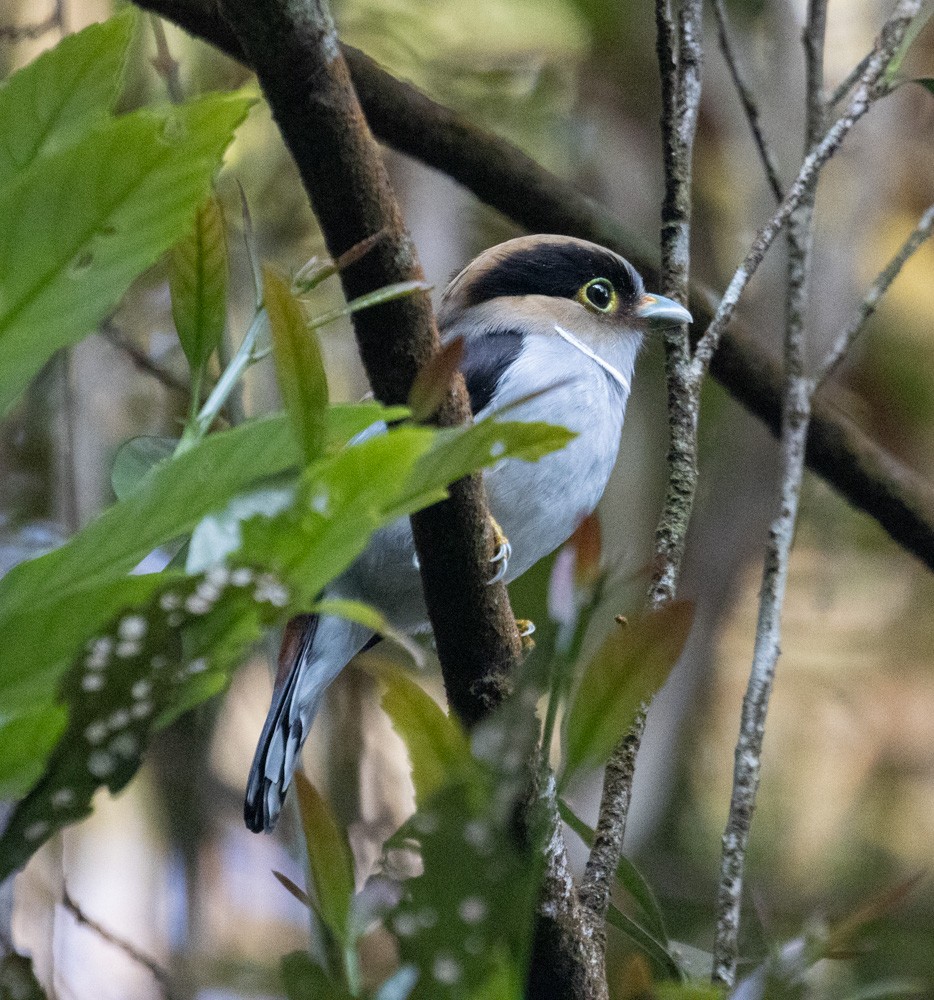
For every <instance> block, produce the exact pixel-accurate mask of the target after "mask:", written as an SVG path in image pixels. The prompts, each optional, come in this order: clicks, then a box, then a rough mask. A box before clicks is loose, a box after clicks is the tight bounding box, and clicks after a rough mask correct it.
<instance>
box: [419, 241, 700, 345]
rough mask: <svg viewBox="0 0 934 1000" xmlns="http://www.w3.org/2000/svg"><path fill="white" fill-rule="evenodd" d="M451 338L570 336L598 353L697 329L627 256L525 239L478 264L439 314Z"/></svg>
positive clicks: (456, 284) (455, 284)
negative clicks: (650, 335) (668, 331)
mask: <svg viewBox="0 0 934 1000" xmlns="http://www.w3.org/2000/svg"><path fill="white" fill-rule="evenodd" d="M438 319H439V323H440V326H441V329H442V330H443V331H444V333H445V334H446V335H449V336H453V335H458V334H459V335H463V336H465V337H470V336H472V335H477V334H484V333H495V332H498V331H501V330H514V331H521V332H523V333H538V334H545V335H554V332H555V327H556V326H558V327H560V328H561V329H563V330H566V331H568V332H570V333H571V334H572V335H573V336H575V337H577V338H578V339H579V340H581V341H583V342H584V343H585V344H587V345H588V346H589V347H590V348H591V349H593V350H595V351H601V350H602V349H605V348H606V347H607V346H608V345H609V344H611V343H612V342H613V341H615V340H618V339H619V338H620V337H621V336H627V335H628V336H630V337H635V338H637V339H641V336H642V334H643V333H644V332H646V331H647V330H652V329H664V328H665V327H671V326H677V325H679V324H681V323H690V322H691V314H690V313H689V312H688V311H687V310H686V309H685V308H684V307H683V306H681V305H679V304H678V303H677V302H675V301H674V300H672V299H668V298H665V297H664V296H661V295H655V294H652V293H648V292H646V290H645V286H644V285H643V282H642V278H641V277H640V276H639V273H638V272H637V271H636V269H635V268H634V267H633V266H632V264H630V263H629V261H627V260H626V259H625V258H623V257H620V256H619V254H616V253H613V251H612V250H607V249H606V248H605V247H601V246H598V245H597V244H596V243H589V242H587V241H586V240H580V239H575V238H574V237H571V236H542V235H539V236H522V237H519V238H518V239H514V240H509V241H507V242H506V243H500V244H499V245H498V246H495V247H491V248H490V249H489V250H486V251H484V252H483V253H482V254H480V256H479V257H477V258H476V259H475V260H473V261H471V263H470V264H468V265H467V267H465V268H464V270H463V271H461V272H460V274H458V275H457V277H456V278H454V280H453V281H452V282H451V284H450V285H449V286H448V288H447V290H446V291H445V293H444V296H443V297H442V300H441V308H440V310H439V313H438Z"/></svg>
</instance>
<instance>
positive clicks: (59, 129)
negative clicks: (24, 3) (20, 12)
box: [0, 12, 135, 188]
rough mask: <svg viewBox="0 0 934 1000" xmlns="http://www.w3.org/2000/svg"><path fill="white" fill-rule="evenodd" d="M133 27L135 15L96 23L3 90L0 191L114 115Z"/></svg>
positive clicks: (0, 93)
mask: <svg viewBox="0 0 934 1000" xmlns="http://www.w3.org/2000/svg"><path fill="white" fill-rule="evenodd" d="M134 24H135V18H134V16H133V14H132V12H124V13H123V14H120V15H118V16H117V17H112V18H111V19H110V20H109V21H105V22H104V23H103V24H92V25H90V26H89V27H87V28H85V29H84V30H83V31H79V32H77V33H76V34H74V35H69V36H68V37H67V38H65V39H63V40H62V41H61V42H59V44H58V45H56V46H55V48H53V49H49V50H48V51H47V52H44V53H42V55H40V56H39V57H38V58H36V59H34V60H33V61H32V62H31V63H30V64H29V65H28V66H25V67H24V68H23V69H21V70H19V71H18V72H16V73H14V74H13V75H12V76H11V77H10V78H9V79H8V80H7V81H6V82H5V83H4V84H3V85H2V86H0V135H2V136H3V142H2V143H0V188H2V187H4V186H5V185H6V184H8V183H9V182H10V181H11V179H12V178H13V177H14V175H15V174H18V173H22V172H23V171H25V170H26V169H28V167H29V166H30V165H31V164H32V163H33V162H35V160H36V159H38V158H39V157H40V156H42V155H43V154H45V153H49V152H52V151H53V150H55V149H59V148H61V147H62V146H65V145H67V144H68V143H69V142H73V141H74V140H76V139H78V138H79V137H80V136H81V135H82V134H83V133H84V132H86V131H87V130H88V129H89V128H91V127H92V126H93V125H95V124H98V123H100V122H103V121H104V120H105V119H107V118H108V117H109V116H110V109H111V107H112V106H113V103H114V101H115V100H116V97H117V93H118V91H119V88H120V80H121V77H122V75H123V65H124V62H125V60H126V52H127V47H128V45H129V42H130V36H131V34H132V32H133V26H134Z"/></svg>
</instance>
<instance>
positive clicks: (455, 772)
mask: <svg viewBox="0 0 934 1000" xmlns="http://www.w3.org/2000/svg"><path fill="white" fill-rule="evenodd" d="M367 669H368V670H369V671H370V672H371V673H373V674H374V675H375V676H376V677H377V678H378V679H379V681H380V683H381V684H382V685H383V699H382V705H383V711H384V712H385V713H386V714H387V715H388V716H389V718H390V719H391V720H392V726H393V729H395V731H396V732H397V733H398V734H399V736H400V737H402V742H403V743H405V746H406V749H407V750H408V752H409V762H410V763H411V765H412V784H413V785H414V786H415V800H416V802H417V803H418V804H419V806H423V805H425V803H427V801H428V800H429V798H430V797H431V796H432V795H433V794H434V793H435V792H436V791H437V790H438V789H439V788H441V787H442V785H445V784H450V783H452V782H454V781H456V780H457V779H458V777H461V778H463V777H467V776H469V775H470V774H472V773H473V772H474V762H473V759H472V758H471V756H470V746H469V744H468V742H467V737H466V736H465V734H464V731H463V729H462V728H461V726H460V723H458V721H457V720H456V719H454V718H452V717H450V716H448V715H445V713H444V711H443V710H442V709H441V708H440V707H439V705H438V703H437V702H436V701H435V700H434V698H432V697H431V696H430V695H429V694H427V693H426V692H425V691H424V690H423V689H422V687H421V686H420V685H419V684H417V683H416V682H415V681H414V680H413V679H412V678H411V677H410V676H409V675H408V674H407V673H405V671H403V670H401V669H400V668H399V667H397V666H395V664H391V663H389V662H388V661H386V660H376V658H375V657H374V658H370V659H369V660H368V662H367Z"/></svg>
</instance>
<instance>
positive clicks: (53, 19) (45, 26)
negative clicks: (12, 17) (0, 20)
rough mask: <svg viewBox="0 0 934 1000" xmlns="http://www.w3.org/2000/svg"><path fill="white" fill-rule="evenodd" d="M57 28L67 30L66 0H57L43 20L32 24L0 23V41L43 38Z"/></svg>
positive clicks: (62, 31)
mask: <svg viewBox="0 0 934 1000" xmlns="http://www.w3.org/2000/svg"><path fill="white" fill-rule="evenodd" d="M56 29H58V31H60V32H61V33H62V34H64V32H65V0H55V3H54V5H53V7H52V12H51V13H50V14H49V16H48V17H46V18H44V19H43V20H41V21H35V22H33V23H32V24H3V25H0V41H8V42H14V43H15V42H21V41H25V40H26V39H30V40H31V39H36V38H41V37H42V36H43V35H47V34H48V33H49V32H50V31H55V30H56Z"/></svg>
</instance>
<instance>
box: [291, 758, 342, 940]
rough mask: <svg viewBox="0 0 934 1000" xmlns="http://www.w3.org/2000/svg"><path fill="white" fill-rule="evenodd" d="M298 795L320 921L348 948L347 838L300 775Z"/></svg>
mask: <svg viewBox="0 0 934 1000" xmlns="http://www.w3.org/2000/svg"><path fill="white" fill-rule="evenodd" d="M295 791H296V792H297V794H298V808H299V812H300V813H301V817H302V830H303V831H304V834H305V849H306V850H307V852H308V868H309V872H310V875H311V880H312V882H313V884H314V888H315V896H316V898H317V900H318V909H319V912H320V914H321V919H322V920H323V921H324V922H325V924H326V925H327V926H328V928H329V929H330V931H331V932H332V933H333V934H334V936H335V937H336V938H337V939H338V940H339V941H340V942H341V943H342V944H347V943H348V941H349V940H350V934H351V931H350V903H351V900H352V899H353V892H354V876H353V861H352V859H351V854H350V846H349V844H348V843H347V837H346V836H345V835H344V832H343V831H342V830H341V829H340V827H338V825H337V820H335V818H334V814H333V813H332V812H331V808H330V806H329V805H328V804H327V802H325V800H324V799H323V798H322V797H321V795H320V794H319V793H318V790H317V789H316V788H315V786H314V785H313V784H312V783H311V782H310V781H309V780H308V779H307V778H306V777H305V775H304V774H302V773H301V771H296V772H295Z"/></svg>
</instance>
